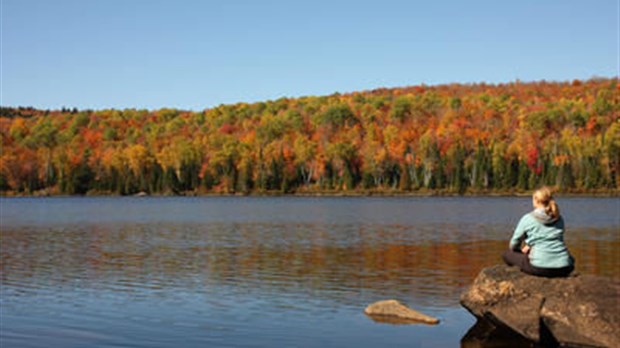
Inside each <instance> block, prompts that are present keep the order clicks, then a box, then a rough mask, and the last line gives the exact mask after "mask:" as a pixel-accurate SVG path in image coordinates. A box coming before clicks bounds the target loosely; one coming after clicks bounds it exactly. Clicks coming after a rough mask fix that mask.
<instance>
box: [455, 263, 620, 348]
mask: <svg viewBox="0 0 620 348" xmlns="http://www.w3.org/2000/svg"><path fill="white" fill-rule="evenodd" d="M461 304H462V305H463V307H465V308H466V309H467V310H468V311H469V312H471V313H472V314H473V315H474V316H476V317H477V318H478V320H479V321H488V322H490V323H492V324H493V325H497V326H502V327H506V328H509V329H510V330H512V331H514V332H515V333H517V334H519V335H520V336H523V337H524V338H526V339H528V340H530V341H532V342H535V343H538V344H542V345H544V346H567V347H620V279H617V278H606V277H599V276H593V275H579V274H575V275H572V276H570V277H567V278H553V279H550V278H542V277H534V276H530V275H527V274H524V273H522V272H520V271H519V270H518V269H517V268H515V267H508V266H503V265H497V266H493V267H489V268H485V269H483V270H482V271H481V272H480V274H479V275H478V276H477V277H476V279H475V280H474V283H473V284H472V285H471V286H470V287H469V289H468V290H467V291H465V292H464V293H463V294H462V295H461Z"/></svg>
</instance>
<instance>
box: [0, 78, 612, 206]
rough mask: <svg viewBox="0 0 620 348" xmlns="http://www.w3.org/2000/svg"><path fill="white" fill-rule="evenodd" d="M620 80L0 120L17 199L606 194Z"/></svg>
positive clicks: (43, 113)
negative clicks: (540, 189)
mask: <svg viewBox="0 0 620 348" xmlns="http://www.w3.org/2000/svg"><path fill="white" fill-rule="evenodd" d="M619 94H620V86H619V85H618V80H617V79H615V78H614V79H607V78H600V79H591V80H587V81H578V80H575V81H572V82H545V81H540V82H529V83H523V82H519V81H517V82H513V83H507V84H497V85H491V84H449V85H438V86H413V87H405V88H390V89H383V88H382V89H376V90H372V91H363V92H355V93H347V94H333V95H329V96H321V97H316V96H308V97H299V98H281V99H278V100H274V101H265V102H257V103H251V104H250V103H237V104H233V105H220V106H218V107H213V108H209V109H206V110H204V111H184V110H176V109H160V110H152V111H149V110H136V109H125V110H115V109H110V110H96V111H93V110H77V109H75V108H74V109H63V110H38V109H33V108H28V107H2V109H1V110H0V136H1V138H2V153H1V157H0V190H1V191H2V194H3V195H13V194H41V193H45V194H48V193H49V194H121V195H129V194H135V193H138V192H146V193H149V194H189V193H191V194H210V193H215V194H219V193H228V194H231V193H243V194H251V193H259V194H260V193H298V194H299V193H302V194H304V193H308V194H312V193H350V194H358V193H359V194H368V193H385V194H399V193H446V194H451V193H454V194H467V193H475V194H490V193H514V192H523V191H526V190H529V189H532V188H534V187H537V186H540V185H543V184H545V185H550V186H554V187H556V188H557V189H558V190H560V191H562V192H575V193H616V194H617V192H618V187H619V186H620V116H619V115H620V105H619V103H618V101H619V100H618V99H619V97H618V96H619Z"/></svg>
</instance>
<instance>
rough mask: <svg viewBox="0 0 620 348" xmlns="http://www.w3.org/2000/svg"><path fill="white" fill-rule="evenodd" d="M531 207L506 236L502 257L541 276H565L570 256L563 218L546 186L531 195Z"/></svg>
mask: <svg viewBox="0 0 620 348" xmlns="http://www.w3.org/2000/svg"><path fill="white" fill-rule="evenodd" d="M532 205H533V206H534V211H532V212H530V213H528V214H525V215H524V216H523V217H522V218H521V220H520V221H519V224H518V225H517V228H516V229H515V231H514V234H513V235H512V239H511V240H510V246H509V250H507V251H506V252H504V254H503V259H504V261H505V262H506V263H507V264H508V265H509V266H518V267H519V268H520V269H521V271H523V272H525V273H528V274H531V275H536V276H542V277H565V276H568V275H569V274H570V273H571V272H572V271H573V269H574V262H575V261H574V259H573V257H572V256H571V255H570V253H569V252H568V249H567V248H566V245H565V244H564V219H562V216H560V209H559V208H558V205H557V204H556V203H555V200H554V199H553V196H552V195H551V190H549V188H547V187H542V188H541V189H539V190H537V191H536V192H534V194H533V195H532Z"/></svg>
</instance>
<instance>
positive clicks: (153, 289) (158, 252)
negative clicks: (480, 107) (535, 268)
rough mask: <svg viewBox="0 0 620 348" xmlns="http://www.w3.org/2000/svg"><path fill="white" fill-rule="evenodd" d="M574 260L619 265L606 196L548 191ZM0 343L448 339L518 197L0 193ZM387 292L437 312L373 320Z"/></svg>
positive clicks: (434, 343) (421, 343)
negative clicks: (434, 320)
mask: <svg viewBox="0 0 620 348" xmlns="http://www.w3.org/2000/svg"><path fill="white" fill-rule="evenodd" d="M558 203H559V204H560V208H561V210H562V213H563V215H564V217H565V221H566V224H567V232H566V241H567V244H568V246H569V248H570V250H571V252H572V254H573V255H574V256H575V258H576V259H577V271H579V272H581V273H590V274H599V275H605V276H617V275H618V274H619V271H620V257H619V256H618V255H619V253H618V252H617V250H619V249H620V232H619V231H620V200H618V199H617V198H562V197H560V199H559V200H558ZM0 208H1V209H0V210H1V227H2V229H1V234H0V250H1V260H0V273H1V280H2V284H1V285H2V287H1V299H0V301H1V302H0V311H1V313H0V315H1V322H0V323H1V327H0V346H2V347H193V346H200V347H274V346H294V347H344V346H355V347H382V346H401V347H458V346H460V345H461V338H462V337H463V335H465V333H466V332H467V331H468V329H469V328H470V327H471V326H472V325H473V324H474V323H475V319H474V318H473V317H472V316H471V315H470V314H469V313H468V312H467V311H466V310H464V309H462V308H461V307H460V305H459V302H458V299H459V295H460V293H461V292H462V291H463V290H464V289H465V288H466V287H467V286H468V285H469V284H470V283H471V281H472V280H473V279H474V277H475V276H476V274H477V273H478V272H479V271H480V270H481V269H482V268H483V267H486V266H490V265H493V264H496V263H500V262H501V259H500V257H499V255H500V253H501V252H502V251H503V249H504V248H505V247H506V246H507V243H508V239H509V238H510V235H511V233H512V229H513V228H514V226H515V224H516V223H517V221H518V219H519V218H520V217H521V215H523V214H524V213H526V212H527V211H529V210H530V209H531V200H530V199H529V198H302V197H278V198H257V197H226V198H220V197H215V198H214V197H206V198H118V197H115V198H11V199H9V198H3V199H0ZM388 298H396V299H399V300H401V301H403V302H405V303H406V304H409V305H410V306H412V307H414V308H416V309H418V310H420V311H422V312H425V313H427V314H429V315H433V316H436V317H438V318H440V320H441V323H440V324H439V325H437V326H426V325H389V324H382V323H376V322H374V321H372V320H371V319H370V318H368V317H366V316H365V315H364V313H363V310H364V308H365V307H366V305H368V304H370V303H371V302H374V301H378V300H382V299H388Z"/></svg>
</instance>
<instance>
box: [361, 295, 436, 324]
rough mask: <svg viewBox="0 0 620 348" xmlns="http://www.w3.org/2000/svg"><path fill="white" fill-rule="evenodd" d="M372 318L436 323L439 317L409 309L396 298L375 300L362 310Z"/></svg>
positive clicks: (394, 322) (387, 321)
mask: <svg viewBox="0 0 620 348" xmlns="http://www.w3.org/2000/svg"><path fill="white" fill-rule="evenodd" d="M364 313H366V315H368V316H370V317H371V318H372V319H373V320H375V321H378V322H383V323H390V324H416V323H424V324H437V323H439V319H437V318H433V317H431V316H428V315H426V314H424V313H420V312H418V311H416V310H414V309H411V308H409V307H407V306H405V305H404V304H402V303H401V302H399V301H397V300H385V301H379V302H375V303H373V304H371V305H369V306H368V307H366V309H365V310H364Z"/></svg>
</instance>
